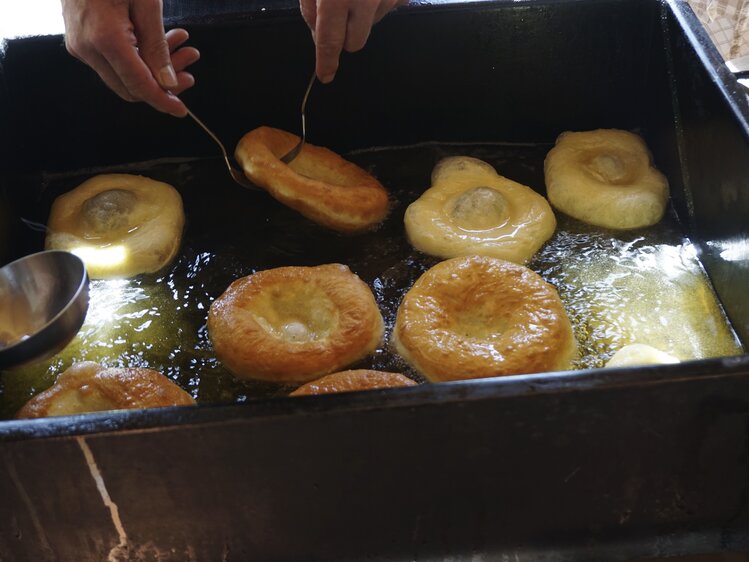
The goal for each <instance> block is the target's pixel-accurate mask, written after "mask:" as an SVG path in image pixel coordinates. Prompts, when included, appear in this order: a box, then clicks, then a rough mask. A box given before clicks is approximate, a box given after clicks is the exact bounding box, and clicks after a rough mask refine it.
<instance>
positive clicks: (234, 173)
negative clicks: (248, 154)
mask: <svg viewBox="0 0 749 562" xmlns="http://www.w3.org/2000/svg"><path fill="white" fill-rule="evenodd" d="M314 83H315V73H314V72H313V73H312V78H311V79H310V81H309V84H308V85H307V89H306V90H305V92H304V97H303V98H302V108H301V113H302V136H301V138H300V139H299V142H298V143H297V144H296V146H294V148H292V149H291V150H289V151H288V152H287V153H286V154H284V155H283V156H281V158H280V160H281V162H283V163H284V164H290V163H291V161H292V160H294V158H296V157H297V156H299V153H300V152H301V150H302V147H303V146H304V142H305V140H306V138H307V122H306V118H305V111H306V108H307V98H308V97H309V93H310V90H312V84H314ZM187 114H188V115H189V116H190V117H192V119H193V121H195V122H196V123H197V124H198V125H200V126H201V128H202V129H203V130H204V131H205V132H206V133H208V135H209V136H210V137H211V138H212V139H213V140H214V141H215V142H216V144H217V145H218V146H219V148H221V154H222V155H223V156H224V162H226V167H227V168H228V169H229V174H230V175H231V177H232V179H233V180H234V181H235V182H237V183H238V184H239V185H241V186H242V187H246V188H248V189H258V187H257V186H256V185H254V184H252V183H251V182H250V181H249V180H248V179H247V177H246V176H245V175H244V172H242V171H241V170H239V169H237V168H236V167H234V165H232V160H230V159H229V154H228V153H227V151H226V147H225V146H224V143H222V142H221V140H220V139H219V138H218V137H217V136H216V134H215V133H214V132H213V131H212V130H211V129H210V128H208V126H207V125H206V124H205V123H203V121H201V120H200V119H199V118H198V117H197V116H196V115H195V114H194V113H193V112H192V111H190V109H188V110H187Z"/></svg>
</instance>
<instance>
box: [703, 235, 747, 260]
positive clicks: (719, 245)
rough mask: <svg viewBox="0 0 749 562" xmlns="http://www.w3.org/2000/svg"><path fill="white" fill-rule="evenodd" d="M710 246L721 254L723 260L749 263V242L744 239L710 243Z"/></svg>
mask: <svg viewBox="0 0 749 562" xmlns="http://www.w3.org/2000/svg"><path fill="white" fill-rule="evenodd" d="M707 245H708V246H711V247H713V248H716V249H717V250H718V251H719V252H720V257H721V259H724V260H726V261H731V262H749V240H746V239H744V238H740V239H735V240H723V241H720V242H708V243H707Z"/></svg>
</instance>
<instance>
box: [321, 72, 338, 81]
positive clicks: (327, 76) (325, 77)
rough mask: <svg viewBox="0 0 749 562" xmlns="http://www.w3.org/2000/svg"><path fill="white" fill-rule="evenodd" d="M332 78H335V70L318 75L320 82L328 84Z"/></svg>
mask: <svg viewBox="0 0 749 562" xmlns="http://www.w3.org/2000/svg"><path fill="white" fill-rule="evenodd" d="M333 78H335V72H329V73H327V74H323V75H322V76H320V82H322V83H323V84H328V83H330V82H332V81H333Z"/></svg>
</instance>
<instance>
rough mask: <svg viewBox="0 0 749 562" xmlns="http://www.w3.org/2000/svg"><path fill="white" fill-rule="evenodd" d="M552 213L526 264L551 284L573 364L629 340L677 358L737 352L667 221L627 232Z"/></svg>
mask: <svg viewBox="0 0 749 562" xmlns="http://www.w3.org/2000/svg"><path fill="white" fill-rule="evenodd" d="M560 218H561V220H560V228H559V229H558V231H557V234H556V235H555V236H554V238H553V239H552V241H551V242H550V243H549V244H548V245H547V246H546V247H545V248H544V250H543V251H542V252H541V254H539V255H538V256H537V257H536V258H535V259H534V261H533V264H532V265H533V267H534V268H537V269H538V270H540V271H541V272H542V274H543V275H544V276H545V277H546V278H547V279H548V280H549V281H550V282H552V283H553V284H554V285H556V286H557V288H558V289H559V292H560V295H561V297H562V300H563V301H564V303H565V307H566V310H567V313H568V314H569V315H570V318H571V320H572V323H573V326H574V327H575V332H576V333H575V335H576V337H577V340H578V342H579V344H580V346H581V351H582V357H581V360H580V362H579V366H580V367H600V366H602V365H603V364H604V363H605V362H606V360H607V359H608V358H609V357H610V356H611V355H612V354H613V353H614V352H616V351H617V350H618V349H620V348H621V347H623V346H625V345H628V344H632V343H645V344H648V345H650V346H652V347H655V348H656V349H660V350H661V351H664V352H666V353H669V354H671V355H673V356H675V357H677V358H679V359H680V360H682V361H685V360H690V359H702V358H705V357H719V356H729V355H736V354H740V353H741V352H742V349H741V346H740V345H739V343H738V342H737V340H736V337H735V334H734V333H733V331H732V330H731V328H730V326H729V324H728V322H727V320H726V318H725V315H724V313H723V311H722V309H721V308H720V306H719V304H718V301H717V299H716V297H715V295H714V293H713V291H712V288H711V287H710V285H709V283H708V280H707V277H706V275H705V273H704V271H703V270H702V267H701V265H700V263H699V261H698V259H697V252H696V250H695V248H694V246H693V245H692V244H691V243H689V241H687V240H685V239H681V240H678V241H676V240H673V241H672V240H668V238H670V237H672V236H673V233H670V232H669V229H668V226H667V224H668V223H667V222H666V223H665V224H662V225H660V226H658V227H657V228H656V229H655V230H653V229H651V230H650V231H648V233H647V234H643V233H632V234H627V233H611V232H597V231H595V230H593V229H591V228H589V227H587V226H586V225H582V224H580V223H578V222H576V221H572V220H571V219H566V218H564V217H560ZM654 234H655V236H654ZM664 239H665V240H664Z"/></svg>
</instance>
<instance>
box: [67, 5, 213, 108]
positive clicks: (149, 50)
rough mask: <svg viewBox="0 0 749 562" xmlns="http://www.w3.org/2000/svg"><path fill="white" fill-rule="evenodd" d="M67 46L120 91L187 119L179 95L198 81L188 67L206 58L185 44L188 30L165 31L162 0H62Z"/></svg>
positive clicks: (128, 97)
mask: <svg viewBox="0 0 749 562" xmlns="http://www.w3.org/2000/svg"><path fill="white" fill-rule="evenodd" d="M62 11H63V18H64V20H65V47H66V48H67V50H68V52H69V53H70V54H71V55H73V56H74V57H76V58H77V59H80V60H81V61H83V62H84V63H86V64H88V65H89V66H90V67H92V68H93V69H94V70H95V71H96V72H97V74H98V75H99V76H100V77H101V79H102V80H104V82H105V83H106V84H107V86H109V87H110V88H111V89H112V90H114V92H115V93H117V95H119V96H120V97H121V98H123V99H125V100H127V101H133V102H135V101H144V102H146V103H147V104H149V105H151V106H152V107H154V108H156V109H158V110H159V111H163V112H165V113H170V114H172V115H175V116H177V117H184V116H185V115H186V114H187V108H186V107H185V105H184V104H183V103H182V102H181V101H180V100H179V98H178V97H177V94H179V93H181V92H183V91H185V90H187V89H188V88H190V87H191V86H192V85H193V84H195V79H194V78H193V76H192V74H190V73H189V72H186V71H185V68H187V67H188V66H190V65H191V64H192V63H194V62H195V61H197V60H198V59H199V58H200V53H199V52H198V51H197V49H195V48H193V47H182V45H183V43H184V42H185V41H187V38H188V33H187V31H185V30H184V29H172V30H171V31H169V32H168V33H166V34H165V33H164V22H163V16H162V3H161V0H62Z"/></svg>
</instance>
